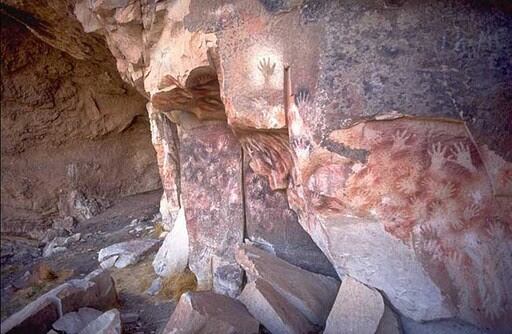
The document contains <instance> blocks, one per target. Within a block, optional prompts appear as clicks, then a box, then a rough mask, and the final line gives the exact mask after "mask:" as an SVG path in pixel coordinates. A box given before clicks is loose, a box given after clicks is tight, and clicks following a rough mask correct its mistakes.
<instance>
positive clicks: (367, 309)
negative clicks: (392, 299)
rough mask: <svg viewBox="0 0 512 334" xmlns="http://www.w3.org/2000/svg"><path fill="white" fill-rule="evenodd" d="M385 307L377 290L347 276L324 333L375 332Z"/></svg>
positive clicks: (359, 333) (363, 333) (362, 333)
mask: <svg viewBox="0 0 512 334" xmlns="http://www.w3.org/2000/svg"><path fill="white" fill-rule="evenodd" d="M384 308H385V306H384V299H383V298H382V296H381V294H380V293H379V292H378V291H377V290H375V289H372V288H369V287H367V286H366V285H364V284H362V283H360V282H358V281H356V280H355V279H353V278H351V277H349V276H346V277H345V278H344V279H343V282H342V283H341V287H340V290H339V292H338V296H337V297H336V301H335V302H334V305H333V307H332V310H331V313H330V314H329V318H327V323H326V325H325V330H324V333H325V334H348V333H353V334H356V333H357V334H366V333H367V334H375V333H377V329H378V327H379V323H380V322H381V319H382V317H383V315H384ZM383 333H384V332H383Z"/></svg>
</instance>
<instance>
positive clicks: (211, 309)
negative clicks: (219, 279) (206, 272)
mask: <svg viewBox="0 0 512 334" xmlns="http://www.w3.org/2000/svg"><path fill="white" fill-rule="evenodd" d="M163 333H164V334H215V333H239V334H257V333H259V323H258V321H256V320H255V319H254V318H253V317H252V316H251V315H250V314H249V312H247V309H246V308H245V306H244V305H243V304H242V303H240V302H239V301H237V300H236V299H233V298H230V297H227V296H224V295H219V294H216V293H214V292H209V291H202V292H187V293H184V294H183V295H181V298H180V300H179V302H178V305H177V306H176V309H175V311H174V313H173V314H172V316H171V318H170V319H169V322H168V323H167V325H166V327H165V329H164V331H163Z"/></svg>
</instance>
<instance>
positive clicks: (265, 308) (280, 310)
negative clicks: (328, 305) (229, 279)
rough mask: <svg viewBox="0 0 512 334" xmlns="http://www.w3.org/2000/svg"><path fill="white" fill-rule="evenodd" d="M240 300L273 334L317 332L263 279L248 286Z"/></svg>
mask: <svg viewBox="0 0 512 334" xmlns="http://www.w3.org/2000/svg"><path fill="white" fill-rule="evenodd" d="M239 300H240V301H241V302H242V303H243V304H244V305H245V306H246V307H247V309H248V310H249V312H250V313H251V314H252V315H253V316H254V318H256V320H258V321H259V322H261V324H262V325H263V326H265V328H267V329H268V330H269V331H270V332H271V333H280V334H281V333H282V334H307V333H311V332H314V331H315V326H314V325H313V324H311V322H309V320H308V319H307V318H306V317H305V316H304V315H303V314H302V312H301V311H299V310H298V309H297V308H296V307H295V306H293V305H292V304H291V303H290V302H288V300H286V298H284V297H283V296H282V295H281V294H280V293H279V292H277V291H276V290H274V288H273V287H272V286H271V285H270V284H268V283H267V282H266V281H264V280H262V279H256V280H255V281H253V282H251V283H249V284H247V285H246V286H245V288H244V290H243V291H242V293H241V294H240V297H239ZM316 330H318V328H316Z"/></svg>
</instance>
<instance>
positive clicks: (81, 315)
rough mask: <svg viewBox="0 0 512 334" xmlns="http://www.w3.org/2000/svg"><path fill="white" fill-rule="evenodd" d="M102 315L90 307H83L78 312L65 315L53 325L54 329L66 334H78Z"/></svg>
mask: <svg viewBox="0 0 512 334" xmlns="http://www.w3.org/2000/svg"><path fill="white" fill-rule="evenodd" d="M101 314H102V312H101V311H98V310H95V309H93V308H89V307H82V308H80V309H78V311H77V312H69V313H66V314H64V315H63V316H62V317H61V318H59V320H57V321H56V322H55V323H54V324H53V326H52V327H53V329H55V330H57V331H59V332H64V333H66V334H77V333H79V332H80V331H81V330H82V329H84V328H85V327H86V326H87V325H88V324H89V323H90V322H91V321H93V320H95V319H96V318H98V317H99V316H100V315H101Z"/></svg>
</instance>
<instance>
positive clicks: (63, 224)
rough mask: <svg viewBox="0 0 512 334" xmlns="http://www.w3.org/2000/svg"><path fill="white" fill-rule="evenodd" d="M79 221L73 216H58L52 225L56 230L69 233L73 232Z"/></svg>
mask: <svg viewBox="0 0 512 334" xmlns="http://www.w3.org/2000/svg"><path fill="white" fill-rule="evenodd" d="M76 225H77V221H76V220H75V218H73V217H71V216H66V217H58V218H56V219H54V220H53V224H52V227H53V228H54V229H56V230H64V231H66V232H68V233H73V231H74V229H75V228H76Z"/></svg>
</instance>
